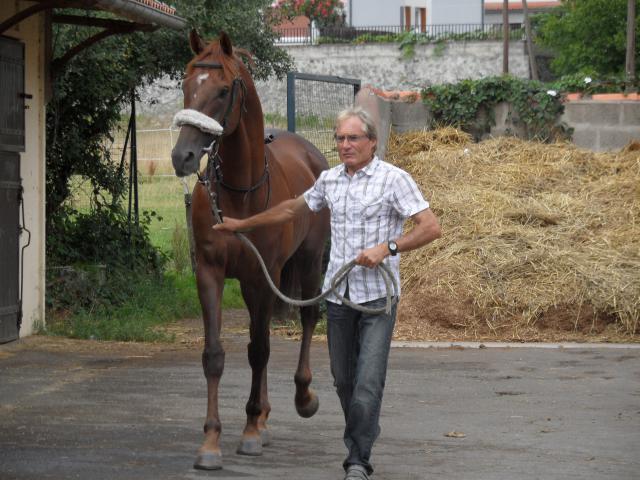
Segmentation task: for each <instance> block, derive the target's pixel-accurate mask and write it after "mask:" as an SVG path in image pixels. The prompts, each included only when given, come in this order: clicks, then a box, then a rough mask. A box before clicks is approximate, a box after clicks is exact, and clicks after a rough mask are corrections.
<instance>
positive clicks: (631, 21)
mask: <svg viewBox="0 0 640 480" xmlns="http://www.w3.org/2000/svg"><path fill="white" fill-rule="evenodd" d="M625 73H626V77H627V78H626V80H627V83H628V84H629V85H630V84H631V83H633V82H634V81H635V79H636V0H627V59H626V63H625Z"/></svg>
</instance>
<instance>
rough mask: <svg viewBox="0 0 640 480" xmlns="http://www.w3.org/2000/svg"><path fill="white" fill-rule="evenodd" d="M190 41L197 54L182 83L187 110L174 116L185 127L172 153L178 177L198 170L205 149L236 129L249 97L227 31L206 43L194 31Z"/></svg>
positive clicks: (240, 65)
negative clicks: (213, 40) (215, 39)
mask: <svg viewBox="0 0 640 480" xmlns="http://www.w3.org/2000/svg"><path fill="white" fill-rule="evenodd" d="M189 40H190V43H191V49H192V50H193V51H194V53H195V54H196V56H195V57H194V58H193V60H191V62H189V64H188V65H187V69H186V73H185V77H184V80H183V82H182V91H183V93H184V110H181V111H179V112H178V113H177V114H176V115H175V117H174V125H176V126H180V127H182V128H181V130H180V135H179V137H178V141H177V142H176V145H175V147H174V148H173V150H172V152H171V160H172V161H173V168H174V169H175V171H176V175H178V176H179V177H183V176H186V175H190V174H192V173H195V172H196V171H197V170H198V168H199V165H200V159H201V158H202V155H203V154H204V152H205V151H206V149H208V148H209V147H213V146H214V144H215V142H216V141H217V140H219V138H220V137H222V136H226V135H229V134H230V133H232V132H233V131H234V130H235V129H236V128H237V126H238V124H239V122H240V120H241V117H242V110H243V109H244V103H245V99H246V96H247V92H246V85H245V81H244V80H243V77H242V76H241V74H242V69H244V66H243V65H242V61H241V60H240V59H239V58H238V57H237V56H236V55H234V48H233V46H232V45H231V40H230V39H229V36H228V35H227V34H226V33H224V32H223V33H222V34H221V35H220V38H219V39H218V41H216V42H212V43H211V44H209V45H206V44H205V43H204V42H203V40H202V38H200V36H199V35H198V33H197V32H196V31H195V30H192V31H191V34H190V36H189Z"/></svg>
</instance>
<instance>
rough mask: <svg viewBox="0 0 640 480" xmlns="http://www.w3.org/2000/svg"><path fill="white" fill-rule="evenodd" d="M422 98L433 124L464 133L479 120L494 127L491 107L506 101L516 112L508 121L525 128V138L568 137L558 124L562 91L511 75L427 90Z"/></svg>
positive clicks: (463, 81) (562, 107)
mask: <svg viewBox="0 0 640 480" xmlns="http://www.w3.org/2000/svg"><path fill="white" fill-rule="evenodd" d="M422 99H423V102H424V103H425V104H426V105H428V106H429V108H430V109H431V112H432V114H433V116H434V120H435V122H436V123H438V124H442V125H453V126H456V127H458V128H461V129H463V130H466V131H474V129H477V128H478V122H479V118H481V117H488V121H489V123H491V124H495V119H494V118H493V117H492V115H493V109H494V107H495V106H496V105H497V104H498V103H500V102H508V103H509V104H510V105H511V108H512V110H513V112H514V113H515V116H514V117H513V118H512V119H511V120H512V121H513V122H514V123H515V124H517V125H519V126H522V127H523V128H524V131H525V132H526V135H527V137H528V138H531V139H534V138H535V139H538V140H542V141H549V140H551V139H555V138H558V137H567V136H568V134H569V132H568V129H567V128H566V126H565V125H563V124H561V123H560V122H559V118H560V115H562V112H563V111H564V106H563V104H562V92H559V91H558V90H557V89H554V88H553V85H549V84H544V83H541V82H537V81H533V80H522V79H518V78H514V77H510V76H504V77H489V78H483V79H480V80H462V81H461V82H458V83H455V84H443V85H435V86H430V87H426V88H424V89H423V90H422Z"/></svg>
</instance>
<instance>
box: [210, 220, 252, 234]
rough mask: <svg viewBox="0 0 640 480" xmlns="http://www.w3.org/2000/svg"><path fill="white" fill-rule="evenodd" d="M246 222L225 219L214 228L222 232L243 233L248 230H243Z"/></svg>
mask: <svg viewBox="0 0 640 480" xmlns="http://www.w3.org/2000/svg"><path fill="white" fill-rule="evenodd" d="M243 228H244V221H243V220H238V219H237V218H231V217H224V219H223V220H222V223H216V224H215V225H214V226H213V229H214V230H218V231H220V232H241V231H245V232H246V231H247V230H248V229H245V230H243Z"/></svg>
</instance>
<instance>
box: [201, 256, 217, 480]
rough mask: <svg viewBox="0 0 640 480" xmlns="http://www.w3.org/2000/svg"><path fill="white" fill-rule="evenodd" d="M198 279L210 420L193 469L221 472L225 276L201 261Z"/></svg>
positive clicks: (208, 415)
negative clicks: (220, 391)
mask: <svg viewBox="0 0 640 480" xmlns="http://www.w3.org/2000/svg"><path fill="white" fill-rule="evenodd" d="M196 280H197V284H198V296H199V298H200V304H201V306H202V319H203V321H204V338H205V343H204V351H203V352H202V368H203V370H204V375H205V377H206V379H207V418H206V420H205V424H204V436H205V438H204V443H203V444H202V446H201V447H200V449H199V450H198V456H197V458H196V462H195V464H194V468H197V469H202V470H218V469H220V468H222V451H221V450H220V433H221V431H222V424H221V423H220V415H219V413H218V386H219V384H220V377H222V372H223V370H224V349H223V348H222V344H221V343H220V328H221V326H222V290H223V288H224V274H223V272H222V270H221V269H217V268H213V267H211V266H209V265H207V264H206V262H204V261H202V260H199V261H198V268H197V272H196Z"/></svg>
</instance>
